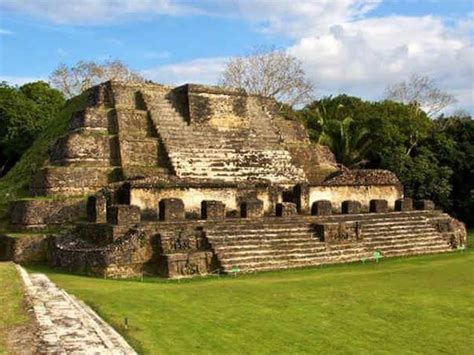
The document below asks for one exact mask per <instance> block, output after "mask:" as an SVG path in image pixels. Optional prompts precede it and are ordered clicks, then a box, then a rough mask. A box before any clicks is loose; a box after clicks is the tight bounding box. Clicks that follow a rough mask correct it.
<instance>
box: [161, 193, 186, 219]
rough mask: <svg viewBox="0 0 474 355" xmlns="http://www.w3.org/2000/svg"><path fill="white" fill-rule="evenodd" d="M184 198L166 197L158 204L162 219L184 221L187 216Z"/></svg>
mask: <svg viewBox="0 0 474 355" xmlns="http://www.w3.org/2000/svg"><path fill="white" fill-rule="evenodd" d="M185 212H186V211H185V208H184V203H183V200H180V199H178V198H165V199H162V200H160V202H159V204H158V215H159V218H160V220H161V221H182V220H184V218H185V217H186V214H185Z"/></svg>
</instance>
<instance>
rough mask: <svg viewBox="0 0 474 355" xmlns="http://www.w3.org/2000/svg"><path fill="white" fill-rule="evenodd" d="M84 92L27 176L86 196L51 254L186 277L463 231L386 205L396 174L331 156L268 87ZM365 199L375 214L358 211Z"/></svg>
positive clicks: (358, 253) (453, 237) (88, 269)
mask: <svg viewBox="0 0 474 355" xmlns="http://www.w3.org/2000/svg"><path fill="white" fill-rule="evenodd" d="M89 94H90V99H89V102H88V107H86V108H84V107H82V108H79V109H80V110H81V111H80V112H78V113H76V114H74V115H73V117H72V119H71V124H70V127H69V132H67V133H66V134H65V135H64V136H63V137H62V138H60V139H59V140H58V141H57V142H56V145H55V146H54V147H53V149H52V154H51V156H50V159H49V160H48V162H47V164H48V165H47V166H46V167H44V168H43V169H42V170H41V171H40V172H39V173H38V174H37V175H36V177H35V178H34V179H33V183H32V186H31V192H32V193H33V194H34V195H47V196H56V195H61V196H65V195H67V196H69V195H78V196H79V195H81V196H82V195H94V198H95V200H93V199H90V200H89V204H88V212H89V214H88V220H89V221H90V222H89V223H85V222H81V223H79V222H77V221H76V222H75V223H76V228H75V229H73V230H72V231H71V232H70V233H69V234H68V235H66V236H64V237H58V238H57V239H55V240H54V247H53V248H52V250H51V257H52V262H53V264H54V265H58V266H62V267H64V268H66V269H68V270H73V271H77V272H84V273H87V274H93V275H98V276H107V277H132V276H141V275H143V273H145V272H150V273H153V274H157V273H158V274H161V275H164V276H167V277H169V276H171V277H181V276H190V275H194V274H196V275H197V274H202V273H207V272H209V271H215V268H216V267H220V268H222V270H224V271H226V272H233V271H232V270H238V269H240V268H242V269H245V270H249V271H251V270H265V269H272V268H287V267H298V266H305V265H318V264H320V263H326V262H345V261H354V260H358V258H360V257H367V253H369V254H371V253H373V251H374V248H383V250H384V252H387V253H388V254H389V255H401V254H408V255H411V254H418V253H425V252H436V251H448V250H452V248H454V247H455V246H458V245H462V243H465V241H464V240H465V237H463V236H462V231H461V228H458V227H455V226H454V225H453V223H454V222H450V221H448V222H439V223H438V224H439V226H440V228H445V227H446V226H447V227H446V228H445V229H447V231H445V232H441V231H438V230H437V229H436V228H438V227H436V225H435V222H433V219H434V217H433V216H434V215H436V216H437V217H436V218H439V219H440V220H442V219H445V218H446V216H443V215H440V214H439V211H431V210H430V211H426V212H423V211H416V212H410V211H408V210H406V209H404V208H405V207H403V208H402V207H400V212H399V213H393V214H390V215H389V214H387V213H386V212H387V205H388V204H390V206H393V204H394V203H395V201H396V200H397V199H400V198H401V197H402V196H403V190H402V186H401V185H400V182H399V181H398V179H397V178H396V176H395V175H394V174H393V173H391V172H388V171H384V170H349V169H346V168H344V167H341V166H340V165H338V164H336V162H335V160H334V156H333V155H332V153H331V152H330V151H329V150H328V148H327V147H326V148H325V147H322V146H318V145H314V144H311V143H310V141H309V138H308V135H307V132H306V130H305V128H304V125H302V124H301V123H300V122H296V121H292V120H285V119H284V118H283V117H282V116H281V115H280V113H279V112H278V105H277V103H276V102H275V101H274V100H272V99H269V98H263V97H259V96H255V95H249V94H246V93H245V92H242V91H238V90H237V91H236V90H223V89H221V88H215V87H205V86H200V85H186V86H182V87H178V88H171V87H167V86H163V85H158V84H151V83H136V84H132V83H120V82H108V83H104V84H101V85H99V86H97V87H94V88H92V89H90V90H89ZM98 191H100V193H98ZM98 196H104V199H102V198H99V197H98ZM370 200H373V201H371V202H370ZM380 200H384V201H380ZM157 201H160V203H159V209H158V210H157V208H156V207H157V206H156V203H157ZM203 201H205V203H204V204H203V203H202V202H203ZM216 201H220V203H217V202H216ZM377 201H379V202H377ZM83 202H84V201H83ZM343 202H344V203H343ZM278 203H280V204H279V205H277V204H278ZM313 203H314V205H313ZM341 204H342V212H343V214H340V215H339V214H336V215H330V214H331V209H332V206H331V205H333V206H337V208H339V206H341ZM360 204H362V208H363V209H364V211H366V210H367V209H369V204H370V205H371V206H370V209H371V211H374V212H377V214H372V215H370V214H364V215H362V214H358V213H359V212H360V209H361V206H360ZM107 205H108V206H110V207H109V209H108V212H107V213H106V214H105V213H104V208H105V206H107ZM117 205H118V206H117ZM123 205H125V206H123ZM130 205H132V206H133V205H134V206H136V207H131V206H130ZM224 205H225V207H224ZM138 206H139V207H138ZM184 206H186V211H185V208H184ZM310 206H312V207H313V208H312V213H314V214H315V215H317V216H318V217H317V218H309V217H307V216H298V215H294V216H292V217H291V218H285V217H289V216H290V215H292V214H295V213H296V211H298V212H299V213H301V214H307V213H309V209H310ZM424 206H425V207H424V208H426V207H427V206H429V204H425V205H424ZM37 207H38V206H37ZM39 207H42V206H39ZM16 208H17V211H19V212H17V213H16V217H14V220H16V221H17V222H18V224H21V223H30V224H29V225H32V226H36V225H38V226H46V225H47V224H49V222H50V221H51V220H49V219H47V218H49V217H48V214H51V212H52V211H53V210H52V209H50V208H49V207H48V208H25V207H24V206H23V207H22V206H21V204H20V205H19V206H17V207H16ZM36 209H37V210H38V211H39V210H41V213H37V212H35V210H36ZM239 209H240V210H239ZM14 210H15V209H12V211H14ZM84 211H85V208H84ZM84 211H83V212H84ZM53 212H54V211H53ZM239 213H240V214H241V216H242V217H244V218H245V219H240V218H237V217H238V215H239ZM13 214H15V213H13ZM225 214H228V216H229V218H227V219H224V215H225ZM274 214H276V215H277V216H281V218H274ZM347 214H351V215H347ZM140 215H141V216H142V217H143V219H144V221H143V222H141V221H140ZM264 215H268V217H264ZM185 216H186V217H187V219H185ZM325 216H327V217H325ZM78 217H79V214H78V215H77V216H75V218H76V219H77V218H78ZM199 217H201V218H199ZM397 218H401V219H400V220H397ZM73 219H74V218H73ZM73 219H72V220H71V221H69V220H68V219H62V220H64V221H66V220H67V221H68V222H67V223H70V222H72V221H73ZM145 219H146V222H145ZM12 220H13V219H12ZM57 220H61V219H57ZM309 220H312V221H313V223H314V221H317V223H319V224H321V225H322V227H315V226H314V225H313V224H311V223H310V222H309ZM412 220H414V221H416V222H417V223H418V224H416V223H413V224H412V222H411V221H412ZM107 221H108V222H109V223H104V222H107ZM354 221H357V223H359V222H360V224H356V225H353V224H351V223H352V222H354ZM428 221H429V222H428ZM349 222H350V223H349ZM65 223H66V222H65ZM430 223H431V225H430ZM443 223H444V224H446V226H444V225H443ZM381 225H383V228H381V227H380V226H381ZM321 228H322V229H321ZM361 233H362V236H363V238H361ZM406 233H410V236H412V235H413V236H414V237H413V238H406V237H404V236H405V235H406ZM317 237H319V238H320V239H322V240H324V241H321V240H319V239H318V238H317ZM463 238H464V239H463ZM214 263H215V265H214ZM216 265H217V266H216Z"/></svg>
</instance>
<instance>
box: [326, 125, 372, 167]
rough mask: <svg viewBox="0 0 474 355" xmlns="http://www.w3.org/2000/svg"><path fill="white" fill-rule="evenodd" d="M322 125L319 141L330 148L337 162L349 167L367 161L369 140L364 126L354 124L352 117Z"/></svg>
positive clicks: (357, 165)
mask: <svg viewBox="0 0 474 355" xmlns="http://www.w3.org/2000/svg"><path fill="white" fill-rule="evenodd" d="M324 127H325V128H324V131H323V134H322V135H320V137H321V139H320V143H321V144H325V145H327V146H329V148H331V151H332V152H333V153H334V156H335V157H336V160H337V162H339V163H341V164H343V165H345V166H347V167H350V168H356V167H359V166H361V165H363V164H365V163H367V160H366V158H365V157H366V156H367V152H368V151H369V149H370V146H371V140H370V137H369V131H368V130H367V129H366V128H365V127H361V126H357V125H355V124H354V119H353V118H352V117H346V118H344V119H343V120H330V121H327V123H325V126H324Z"/></svg>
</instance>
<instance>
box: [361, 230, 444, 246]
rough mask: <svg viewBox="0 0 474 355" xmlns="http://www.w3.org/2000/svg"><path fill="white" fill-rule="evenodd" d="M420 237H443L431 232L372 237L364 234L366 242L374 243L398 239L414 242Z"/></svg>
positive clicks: (396, 240)
mask: <svg viewBox="0 0 474 355" xmlns="http://www.w3.org/2000/svg"><path fill="white" fill-rule="evenodd" d="M420 239H442V237H441V236H440V235H439V234H438V233H435V232H433V233H430V234H422V235H419V234H406V235H396V236H390V235H389V236H384V237H375V238H370V237H366V236H364V242H365V243H368V244H374V243H386V242H398V241H405V240H406V241H408V242H413V241H417V240H420Z"/></svg>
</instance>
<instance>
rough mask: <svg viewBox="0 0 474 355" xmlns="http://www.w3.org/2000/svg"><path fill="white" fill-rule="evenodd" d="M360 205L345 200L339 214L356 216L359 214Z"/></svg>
mask: <svg viewBox="0 0 474 355" xmlns="http://www.w3.org/2000/svg"><path fill="white" fill-rule="evenodd" d="M361 209H362V204H361V203H360V202H359V201H352V200H346V201H343V202H342V205H341V212H342V213H343V214H358V213H360V212H361Z"/></svg>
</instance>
